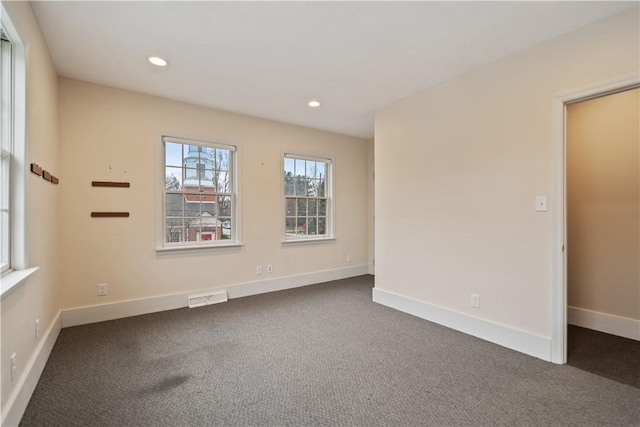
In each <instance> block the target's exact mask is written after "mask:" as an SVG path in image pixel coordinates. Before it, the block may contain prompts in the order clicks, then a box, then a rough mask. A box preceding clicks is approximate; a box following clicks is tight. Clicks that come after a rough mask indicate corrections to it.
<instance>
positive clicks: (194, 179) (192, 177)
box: [184, 163, 198, 187]
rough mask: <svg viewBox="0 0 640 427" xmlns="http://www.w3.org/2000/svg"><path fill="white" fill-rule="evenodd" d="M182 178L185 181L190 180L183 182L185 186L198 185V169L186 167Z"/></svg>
mask: <svg viewBox="0 0 640 427" xmlns="http://www.w3.org/2000/svg"><path fill="white" fill-rule="evenodd" d="M194 165H195V163H194ZM184 179H185V181H190V182H185V183H184V185H185V186H187V185H188V186H191V187H193V186H194V185H195V186H197V185H198V169H195V168H186V169H185V170H184Z"/></svg>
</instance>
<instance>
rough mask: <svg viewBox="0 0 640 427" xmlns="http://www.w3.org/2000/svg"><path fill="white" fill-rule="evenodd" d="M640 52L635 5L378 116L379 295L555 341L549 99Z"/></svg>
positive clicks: (628, 64)
mask: <svg viewBox="0 0 640 427" xmlns="http://www.w3.org/2000/svg"><path fill="white" fill-rule="evenodd" d="M639 50H640V46H639V29H638V9H634V10H631V11H629V12H627V13H624V14H622V15H618V16H615V17H613V18H610V19H607V20H604V21H601V22H599V23H596V24H594V25H591V26H588V27H585V28H583V29H581V30H578V31H576V32H573V33H571V34H568V35H566V36H563V37H560V38H558V39H556V40H553V41H551V42H548V43H545V44H541V45H539V46H537V47H534V48H532V49H529V50H527V51H524V52H522V53H520V54H517V55H515V56H512V57H510V58H507V59H504V60H502V61H498V62H496V63H493V64H491V65H488V66H486V67H483V68H481V69H478V70H475V71H472V72H470V73H468V74H466V75H464V76H462V77H460V78H457V79H454V80H452V81H449V82H447V83H444V84H441V85H439V86H437V87H434V88H431V89H428V90H426V91H424V92H421V93H419V94H417V95H415V96H412V97H410V98H407V99H405V100H402V101H399V102H397V103H395V104H393V105H390V106H388V107H386V108H383V109H382V110H380V111H379V112H377V114H376V125H375V170H376V187H375V188H376V190H375V212H376V218H375V219H376V221H375V239H376V248H375V262H376V285H375V286H376V288H380V289H381V290H384V291H388V292H393V293H396V294H400V295H404V296H407V297H410V298H412V299H414V300H418V301H420V302H425V303H429V304H433V305H436V306H439V307H443V308H446V309H449V310H451V311H453V312H457V313H462V314H468V315H472V316H475V317H478V318H481V319H484V320H487V321H489V322H492V323H497V324H502V325H506V326H508V327H511V328H515V329H519V330H522V331H525V332H528V333H530V334H534V335H537V336H541V337H547V338H548V337H550V336H551V287H552V286H551V285H552V277H553V270H552V246H551V245H552V232H553V227H552V215H551V211H549V212H546V213H536V212H535V209H534V207H535V203H534V202H535V197H536V196H538V195H548V196H549V197H550V199H549V200H550V209H553V206H554V205H553V203H554V201H553V198H552V197H551V196H552V191H553V176H554V174H553V168H554V163H553V155H552V144H551V140H552V135H551V125H552V113H551V107H552V97H553V94H555V93H558V92H561V91H566V90H572V89H577V88H581V87H584V86H586V85H590V84H594V83H598V82H603V81H607V80H610V79H613V78H618V77H620V76H624V75H628V74H631V73H636V72H638V63H639ZM471 293H477V294H479V295H480V297H481V307H480V308H479V309H474V308H471V306H470V294H471Z"/></svg>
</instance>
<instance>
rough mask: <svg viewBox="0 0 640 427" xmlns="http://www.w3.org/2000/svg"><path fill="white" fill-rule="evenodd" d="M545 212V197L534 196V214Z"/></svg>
mask: <svg viewBox="0 0 640 427" xmlns="http://www.w3.org/2000/svg"><path fill="white" fill-rule="evenodd" d="M546 211H547V196H536V212H546Z"/></svg>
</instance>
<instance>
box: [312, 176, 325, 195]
mask: <svg viewBox="0 0 640 427" xmlns="http://www.w3.org/2000/svg"><path fill="white" fill-rule="evenodd" d="M325 182H326V181H325V180H324V179H319V180H317V181H316V182H315V183H314V184H315V186H316V191H315V193H316V194H317V195H318V197H325V196H326V194H325V193H326V192H325V187H326V185H325Z"/></svg>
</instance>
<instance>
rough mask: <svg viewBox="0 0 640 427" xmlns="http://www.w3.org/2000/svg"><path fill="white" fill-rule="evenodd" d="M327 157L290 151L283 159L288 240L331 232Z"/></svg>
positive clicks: (328, 163) (329, 165)
mask: <svg viewBox="0 0 640 427" xmlns="http://www.w3.org/2000/svg"><path fill="white" fill-rule="evenodd" d="M330 167H331V162H330V161H329V160H328V159H310V158H304V157H301V156H295V155H289V154H287V155H286V156H285V159H284V195H285V239H294V238H300V237H307V238H312V237H325V236H327V235H329V234H330V232H329V229H330V227H329V222H328V220H330V218H329V216H328V213H329V209H328V205H329V202H330V199H329V195H330V194H329V193H330V192H329V191H328V190H329V189H328V188H327V185H328V180H327V176H328V173H329V172H330Z"/></svg>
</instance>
